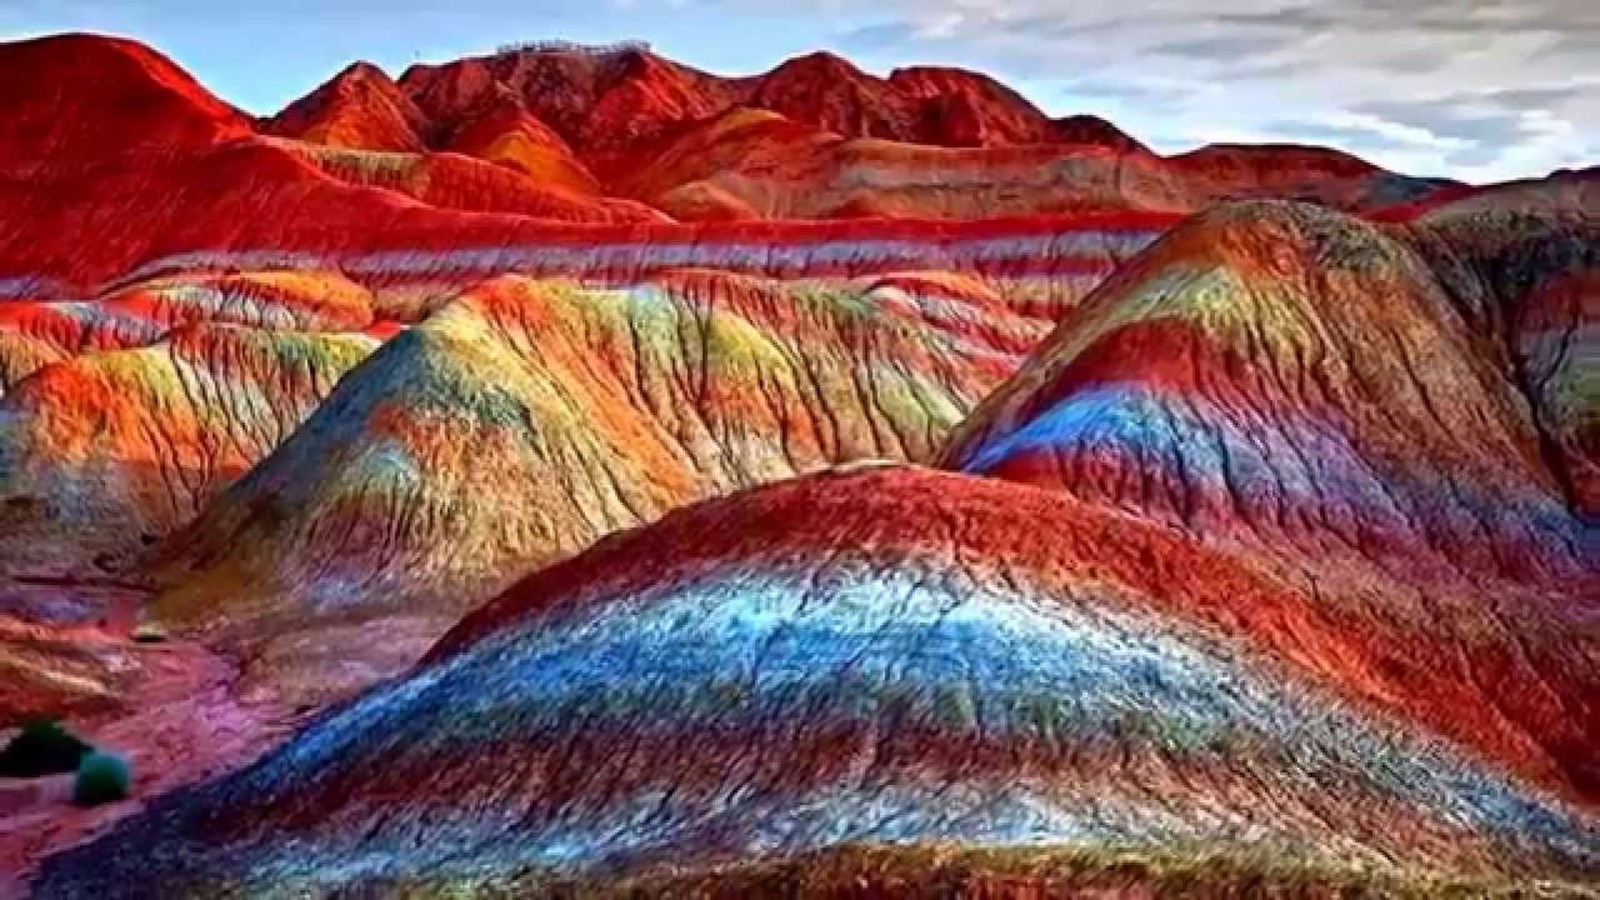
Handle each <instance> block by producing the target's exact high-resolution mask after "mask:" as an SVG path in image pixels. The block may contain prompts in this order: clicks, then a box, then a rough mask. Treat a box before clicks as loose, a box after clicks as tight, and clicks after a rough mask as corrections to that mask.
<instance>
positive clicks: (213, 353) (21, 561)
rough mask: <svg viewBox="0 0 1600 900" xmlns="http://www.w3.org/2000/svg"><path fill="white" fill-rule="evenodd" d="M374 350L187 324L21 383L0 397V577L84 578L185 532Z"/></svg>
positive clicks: (361, 342)
mask: <svg viewBox="0 0 1600 900" xmlns="http://www.w3.org/2000/svg"><path fill="white" fill-rule="evenodd" d="M374 346H376V342H375V341H373V340H372V339H371V338H368V337H366V336H364V335H329V334H297V333H294V332H288V331H267V330H258V329H250V328H243V327H237V326H223V325H211V324H203V325H188V326H183V327H180V328H178V329H175V330H173V331H171V332H168V333H167V334H166V336H165V337H163V339H162V340H161V341H160V342H158V343H154V344H152V345H150V346H148V347H140V348H136V349H127V350H116V351H110V352H102V353H88V354H84V355H82V356H77V357H73V358H71V359H67V360H63V361H61V362H57V363H54V364H51V365H47V366H45V367H44V368H42V369H40V370H39V371H38V372H35V373H34V374H33V375H31V376H29V377H28V378H26V379H23V380H22V381H21V382H20V383H19V384H17V385H16V386H15V387H14V388H13V389H12V390H11V391H10V392H9V393H7V394H6V395H5V397H4V398H0V422H3V423H4V425H5V427H4V429H3V430H0V498H3V499H0V528H3V529H4V530H5V532H6V534H7V535H8V540H7V542H6V545H5V547H4V548H3V550H0V572H17V571H24V570H25V571H28V572H34V573H37V572H40V571H48V572H74V571H76V572H83V571H85V570H86V569H88V568H89V567H90V566H91V565H92V564H93V563H94V562H95V561H96V560H100V559H105V560H113V559H115V558H117V557H118V556H120V555H121V554H124V553H127V552H130V551H134V550H138V549H141V548H142V547H144V546H148V545H149V544H151V543H153V542H154V541H156V540H157V539H159V538H160V537H162V536H164V535H165V534H166V533H167V532H169V531H172V530H173V529H175V528H177V527H179V526H181V525H183V524H186V523H187V522H188V521H189V520H190V519H191V518H192V517H193V516H194V515H195V514H196V513H197V512H198V511H199V510H200V509H201V508H203V507H204V506H205V505H206V503H207V502H208V501H209V500H210V499H211V498H212V497H213V496H214V495H215V494H216V493H217V492H218V491H220V490H221V489H222V488H223V487H225V486H227V484H228V483H230V482H231V481H232V480H233V479H235V478H238V477H239V476H240V475H242V474H244V473H245V472H246V471H248V470H249V469H250V467H251V466H253V465H254V464H255V463H256V461H257V460H259V459H260V458H261V457H263V456H265V455H266V454H267V453H268V452H269V451H270V450H271V449H272V448H273V447H274V446H276V445H277V444H278V443H279V442H280V441H282V440H283V439H284V438H285V437H287V436H288V435H289V434H290V433H291V432H293V431H294V430H295V428H296V427H297V426H298V425H299V424H300V420H301V419H303V418H304V417H305V416H306V415H308V414H309V413H310V412H311V410H313V409H314V408H316V406H317V405H318V403H320V402H321V401H322V399H323V398H324V397H325V396H326V395H327V393H328V392H329V391H331V390H332V389H333V386H334V384H335V382H337V381H338V380H339V377H340V376H341V375H342V374H343V373H344V372H345V370H347V369H349V368H350V367H351V366H353V365H355V364H356V362H358V361H359V360H360V359H361V358H362V357H364V356H366V355H367V354H368V353H370V352H371V350H372V348H373V347H374Z"/></svg>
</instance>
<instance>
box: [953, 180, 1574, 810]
mask: <svg viewBox="0 0 1600 900" xmlns="http://www.w3.org/2000/svg"><path fill="white" fill-rule="evenodd" d="M1555 239H1556V240H1557V241H1558V243H1559V241H1560V238H1559V237H1557V238H1555ZM1409 240H1411V238H1410V237H1409V236H1408V233H1407V232H1405V231H1400V232H1397V233H1394V234H1390V233H1385V232H1384V231H1381V230H1380V229H1378V228H1377V227H1375V226H1371V225H1368V224H1364V223H1361V222H1359V221H1357V220H1354V219H1351V218H1348V217H1344V216H1341V215H1339V214H1337V213H1332V212H1329V211H1327V210H1321V209H1318V208H1316V207H1311V206H1301V205H1290V204H1276V203H1275V204H1265V203H1257V204H1246V205H1239V206H1231V207H1223V208H1219V209H1217V210H1213V211H1212V212H1209V213H1206V214H1204V215H1201V216H1198V217H1196V218H1195V219H1193V220H1191V221H1190V222H1189V223H1187V224H1185V225H1184V226H1181V227H1180V228H1178V229H1176V230H1174V231H1173V232H1172V233H1171V234H1169V235H1168V236H1167V237H1166V238H1164V239H1163V240H1162V241H1160V242H1158V243H1157V244H1156V245H1154V246H1153V247H1151V248H1150V249H1149V250H1147V251H1146V252H1145V253H1144V254H1142V255H1141V256H1140V257H1138V258H1137V259H1135V260H1133V261H1131V262H1130V263H1129V264H1128V265H1127V266H1125V267H1124V268H1123V269H1121V270H1120V271H1119V272H1118V274H1117V275H1116V276H1114V277H1113V278H1112V279H1111V280H1110V281H1108V282H1107V283H1106V284H1105V285H1103V286H1102V287H1101V288H1100V289H1099V290H1097V291H1096V292H1095V293H1094V294H1093V295H1091V296H1090V297H1089V298H1086V300H1085V301H1084V304H1083V305H1082V306H1081V307H1080V308H1079V309H1078V310H1077V311H1076V312H1075V313H1073V314H1070V315H1068V316H1067V317H1066V318H1065V319H1063V321H1062V322H1061V323H1060V325H1059V326H1058V327H1057V330H1056V331H1055V333H1054V334H1053V335H1052V336H1051V337H1050V338H1049V339H1047V340H1046V341H1045V342H1043V343H1042V344H1041V345H1040V347H1039V348H1038V349H1037V350H1036V351H1035V354H1034V356H1033V358H1031V359H1030V360H1029V362H1028V363H1027V364H1025V365H1024V366H1023V367H1022V368H1021V370H1020V371H1019V373H1018V375H1017V376H1015V377H1014V378H1012V379H1011V380H1010V381H1008V382H1007V383H1006V384H1005V385H1002V386H1001V387H1000V388H999V389H997V390H996V391H995V392H994V394H992V395H991V396H990V397H989V398H987V399H986V400H985V401H984V403H983V404H982V405H981V406H980V408H979V409H978V410H977V411H976V412H975V413H974V414H973V415H972V417H971V418H970V419H969V420H968V421H967V422H966V423H964V424H963V426H962V427H961V429H959V431H958V433H957V434H956V436H955V437H953V438H952V441H951V443H950V445H949V447H948V448H947V449H946V451H945V454H944V463H945V464H946V465H948V466H950V467H952V468H960V469H962V470H964V471H967V472H971V473H975V474H983V475H988V476H991V477H997V478H1003V479H1007V480H1011V481H1019V482H1026V483H1030V484H1034V485H1039V486H1043V487H1049V488H1052V489H1055V490H1057V491H1060V492H1063V493H1065V494H1070V495H1071V496H1073V497H1075V498H1079V499H1081V500H1086V501H1091V502H1097V503H1105V504H1108V505H1111V506H1114V507H1116V508H1120V509H1124V510H1126V511H1127V512H1128V513H1129V514H1131V515H1136V516H1138V517H1140V518H1141V519H1143V520H1146V521H1152V522H1162V523H1167V524H1168V525H1170V526H1171V527H1174V528H1178V529H1181V530H1182V531H1184V532H1186V533H1190V534H1193V535H1196V536H1197V537H1198V538H1199V539H1201V540H1203V541H1204V542H1205V543H1207V544H1208V545H1210V546H1214V547H1216V548H1218V549H1219V550H1221V551H1223V552H1226V553H1228V554H1230V555H1232V556H1236V557H1238V558H1240V559H1244V560H1248V561H1250V562H1251V564H1252V565H1256V566H1259V567H1260V568H1262V569H1263V570H1265V571H1273V572H1277V573H1279V574H1280V576H1281V577H1284V578H1286V579H1288V580H1289V581H1290V582H1292V583H1295V584H1297V585H1298V586H1299V590H1301V591H1303V592H1305V594H1306V595H1307V596H1308V597H1310V598H1313V600H1314V605H1316V606H1317V607H1318V608H1319V609H1320V614H1321V615H1324V616H1327V617H1329V618H1331V619H1333V620H1335V621H1351V622H1371V621H1377V622H1383V623H1385V626H1384V627H1383V628H1373V629H1370V630H1365V631H1363V630H1362V629H1358V628H1351V629H1350V631H1349V634H1350V635H1352V636H1354V639H1353V640H1351V641H1349V642H1343V643H1341V644H1339V645H1337V646H1321V645H1319V644H1317V643H1315V642H1304V640H1303V638H1301V637H1300V636H1298V635H1296V634H1295V633H1294V632H1293V631H1292V630H1290V631H1288V632H1282V633H1272V634H1270V635H1264V636H1263V639H1270V640H1272V641H1274V642H1282V645H1283V646H1284V647H1285V648H1286V649H1287V650H1289V651H1290V652H1292V653H1293V654H1294V655H1296V656H1298V657H1300V658H1303V659H1304V660H1305V661H1307V662H1308V663H1309V664H1310V665H1311V666H1313V667H1314V668H1318V669H1321V670H1324V671H1332V672H1340V671H1346V672H1350V673H1351V674H1349V675H1347V676H1346V677H1348V678H1349V679H1350V681H1351V683H1353V684H1358V685H1360V686H1361V690H1362V691H1363V692H1365V693H1367V694H1368V695H1369V696H1371V697H1373V698H1374V699H1378V700H1380V702H1391V703H1398V704H1400V708H1402V709H1404V710H1405V711H1406V713H1407V714H1409V715H1411V716H1414V717H1416V718H1417V719H1418V720H1419V721H1423V722H1427V723H1429V724H1430V725H1431V726H1432V727H1434V728H1437V729H1439V730H1440V731H1442V732H1444V733H1447V734H1451V735H1453V736H1455V737H1456V738H1457V739H1460V740H1462V741H1465V742H1468V743H1472V744H1475V745H1478V746H1480V747H1484V748H1491V749H1492V750H1493V752H1496V753H1498V754H1501V755H1503V756H1506V757H1508V758H1513V759H1518V760H1520V761H1521V764H1522V765H1525V766H1528V767H1529V770H1530V771H1538V770H1542V771H1545V772H1547V773H1553V774H1554V777H1555V778H1557V779H1558V780H1560V781H1563V782H1565V783H1566V784H1568V785H1570V787H1571V789H1573V790H1575V791H1577V792H1578V793H1579V794H1582V795H1584V796H1587V797H1593V796H1594V794H1595V791H1596V790H1597V789H1600V780H1597V779H1600V771H1597V770H1596V769H1595V768H1594V765H1593V759H1594V758H1595V749H1594V748H1595V746H1596V744H1597V743H1600V728H1597V722H1600V720H1597V719H1596V717H1595V709H1594V706H1593V698H1594V697H1595V696H1600V693H1597V690H1600V666H1597V665H1596V660H1597V659H1600V656H1597V655H1596V654H1597V649H1600V648H1597V647H1596V644H1595V641H1594V637H1593V634H1594V632H1593V629H1592V628H1590V627H1589V626H1588V624H1587V623H1589V622H1591V621H1592V620H1593V617H1594V614H1595V612H1596V607H1595V604H1594V599H1593V598H1594V597H1595V596H1596V591H1597V590H1600V567H1597V565H1596V558H1595V556H1594V554H1593V552H1592V548H1591V547H1590V546H1589V545H1590V544H1591V543H1592V542H1591V541H1590V539H1589V536H1588V534H1589V532H1588V529H1587V527H1586V525H1585V524H1584V523H1583V522H1582V521H1581V520H1579V519H1578V518H1577V517H1575V516H1574V511H1573V510H1571V509H1570V508H1569V507H1568V506H1567V505H1566V504H1565V502H1564V499H1565V498H1564V495H1563V492H1562V489H1561V484H1560V481H1559V479H1558V477H1557V476H1556V474H1555V473H1553V472H1552V471H1551V470H1550V468H1549V467H1548V466H1547V465H1546V463H1545V460H1544V457H1543V455H1542V454H1541V438H1540V433H1539V430H1538V427H1537V424H1536V422H1535V417H1534V414H1533V410H1532V409H1531V405H1530V403H1529V400H1528V398H1527V396H1525V395H1524V394H1523V392H1522V390H1521V389H1520V386H1519V385H1518V384H1517V383H1516V382H1515V381H1514V380H1512V379H1511V378H1509V377H1508V367H1507V366H1506V364H1505V359H1504V358H1505V356H1506V352H1505V345H1503V344H1498V343H1497V342H1495V341H1494V339H1493V335H1492V334H1485V333H1484V332H1479V331H1477V330H1475V329H1474V328H1473V327H1471V325H1470V324H1469V319H1468V314H1467V312H1466V311H1465V310H1464V309H1463V308H1462V307H1461V306H1460V305H1459V302H1458V299H1457V298H1458V297H1460V296H1463V295H1462V294H1460V293H1458V292H1456V291H1452V290H1450V289H1447V287H1446V286H1445V284H1444V283H1443V282H1441V280H1440V279H1439V277H1438V276H1437V274H1436V272H1435V270H1434V269H1433V268H1432V267H1431V266H1430V265H1429V263H1428V262H1427V260H1426V258H1425V257H1424V256H1423V255H1422V254H1419V253H1418V252H1417V251H1416V250H1415V249H1413V247H1412V246H1411V244H1410V243H1409V242H1408V241H1409ZM1402 635H1409V636H1402ZM1421 635H1429V636H1431V640H1433V641H1439V642H1442V643H1440V644H1438V645H1436V646H1434V647H1429V645H1428V644H1427V643H1426V642H1422V638H1421V637H1420V636H1421ZM1402 685H1408V686H1410V688H1411V689H1412V690H1418V689H1419V688H1421V689H1420V690H1418V693H1417V695H1408V693H1406V692H1405V691H1404V690H1403V688H1402ZM1484 685H1493V686H1496V688H1495V689H1494V690H1491V691H1489V692H1488V694H1487V697H1486V698H1485V699H1484V700H1481V701H1468V700H1465V699H1463V698H1464V695H1463V692H1467V694H1471V693H1473V692H1475V691H1478V690H1481V689H1482V688H1481V686H1484ZM1421 686H1425V687H1421ZM1479 704H1481V705H1479Z"/></svg>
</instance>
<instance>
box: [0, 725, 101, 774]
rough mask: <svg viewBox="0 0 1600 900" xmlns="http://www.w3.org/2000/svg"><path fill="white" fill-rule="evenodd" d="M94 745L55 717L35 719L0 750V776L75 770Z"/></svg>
mask: <svg viewBox="0 0 1600 900" xmlns="http://www.w3.org/2000/svg"><path fill="white" fill-rule="evenodd" d="M93 750H94V747H92V746H90V745H89V744H87V743H85V742H84V741H83V740H82V739H81V738H79V737H78V736H77V735H75V734H73V733H72V732H70V731H68V730H66V729H65V728H62V727H61V723H60V722H57V721H55V720H54V719H36V720H34V721H32V722H29V723H27V724H26V725H24V726H22V732H21V733H20V734H18V735H17V736H16V737H14V738H12V739H11V742H10V743H9V744H6V746H5V749H4V750H0V776H4V777H6V778H38V777H39V776H41V775H54V774H56V773H58V772H75V771H77V769H78V763H79V762H81V761H82V760H83V757H84V755H85V754H87V753H90V752H92V751H93Z"/></svg>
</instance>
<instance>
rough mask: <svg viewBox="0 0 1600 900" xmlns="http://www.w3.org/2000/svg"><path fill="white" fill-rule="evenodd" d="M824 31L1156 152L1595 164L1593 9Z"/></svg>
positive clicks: (1079, 5) (1384, 9)
mask: <svg viewBox="0 0 1600 900" xmlns="http://www.w3.org/2000/svg"><path fill="white" fill-rule="evenodd" d="M863 23H866V24H865V25H863ZM836 29H837V40H838V43H839V44H840V45H841V46H842V47H843V48H844V49H845V50H847V51H849V52H852V53H853V55H857V56H860V57H862V58H863V59H864V60H865V61H866V62H867V63H869V64H874V63H879V64H882V65H885V66H887V65H894V64H902V63H904V62H907V61H911V60H918V59H939V60H949V61H955V62H960V63H964V64H968V65H972V66H976V67H980V68H983V69H985V70H987V71H991V72H994V73H997V74H1000V75H1002V76H1008V77H1009V79H1010V80H1012V81H1013V82H1014V83H1017V84H1019V85H1020V86H1021V87H1022V88H1023V89H1024V90H1025V91H1026V92H1027V93H1029V94H1030V96H1032V97H1034V98H1035V99H1036V100H1037V101H1039V102H1040V103H1041V105H1042V106H1044V107H1045V108H1046V109H1048V110H1049V111H1051V112H1053V113H1058V114H1065V113H1071V112H1095V113H1099V114H1101V115H1105V116H1107V117H1108V118H1111V119H1113V120H1114V121H1116V122H1118V123H1119V124H1121V125H1123V126H1124V127H1126V128H1128V129H1129V130H1130V131H1131V132H1133V133H1134V134H1136V135H1137V136H1139V137H1141V138H1143V139H1145V140H1146V141H1147V142H1150V143H1152V144H1154V145H1156V146H1158V147H1160V148H1162V149H1167V150H1177V149H1186V148H1187V145H1188V144H1189V143H1190V142H1192V141H1193V140H1195V136H1196V135H1200V134H1212V135H1228V136H1230V137H1232V138H1234V139H1238V140H1256V141H1261V140H1277V141H1282V140H1303V141H1306V142H1311V143H1330V142H1331V143H1335V144H1337V145H1339V146H1342V147H1344V148H1345V149H1348V150H1350V151H1352V152H1355V153H1357V154H1359V155H1362V156H1365V157H1367V158H1369V159H1372V160H1373V161H1375V162H1379V163H1381V164H1386V165H1389V166H1391V167H1395V168H1406V169H1408V170H1410V171H1412V172H1415V173H1416V174H1450V175H1455V176H1457V177H1470V178H1475V179H1485V178H1488V179H1498V178H1508V177H1518V176H1527V175H1536V174H1543V173H1544V172H1546V171H1548V170H1550V169H1552V168H1557V167H1561V166H1572V165H1582V164H1589V165H1594V164H1600V99H1597V98H1600V2H1596V0H1505V2H1501V3H1495V4H1488V3H1481V2H1478V0H1011V2H1007V3H1004V4H998V3H992V2H988V0H880V2H877V3H874V4H873V6H872V11H871V12H867V11H865V10H864V9H862V8H860V7H858V8H857V9H856V10H855V11H854V12H836ZM1086 87H1092V88H1094V89H1095V90H1096V91H1098V92H1097V93H1090V92H1085V88H1086ZM1152 88H1157V90H1155V91H1152Z"/></svg>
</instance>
